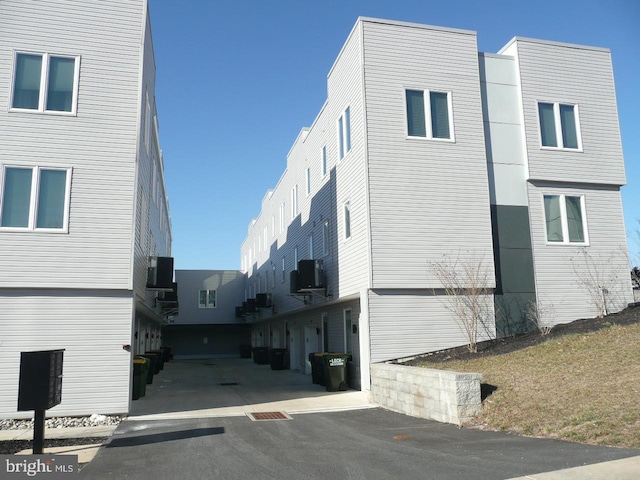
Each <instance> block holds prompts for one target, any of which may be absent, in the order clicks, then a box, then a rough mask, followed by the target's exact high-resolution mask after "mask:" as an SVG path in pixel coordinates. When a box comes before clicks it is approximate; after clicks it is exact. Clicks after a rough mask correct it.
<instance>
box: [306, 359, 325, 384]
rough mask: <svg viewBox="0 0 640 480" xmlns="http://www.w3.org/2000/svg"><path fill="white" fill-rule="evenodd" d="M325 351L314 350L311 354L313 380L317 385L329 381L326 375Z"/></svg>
mask: <svg viewBox="0 0 640 480" xmlns="http://www.w3.org/2000/svg"><path fill="white" fill-rule="evenodd" d="M323 356H324V353H323V352H313V353H310V354H309V362H310V363H311V381H312V382H313V383H315V384H316V385H321V386H323V387H324V386H326V385H327V382H326V381H325V377H324V365H323V360H322V357H323Z"/></svg>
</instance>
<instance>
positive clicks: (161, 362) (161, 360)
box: [145, 350, 164, 373]
mask: <svg viewBox="0 0 640 480" xmlns="http://www.w3.org/2000/svg"><path fill="white" fill-rule="evenodd" d="M145 353H155V354H156V355H158V364H159V366H158V372H156V373H159V372H160V370H164V352H163V351H162V350H147V351H146V352H145Z"/></svg>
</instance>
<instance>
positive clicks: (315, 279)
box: [297, 260, 325, 291]
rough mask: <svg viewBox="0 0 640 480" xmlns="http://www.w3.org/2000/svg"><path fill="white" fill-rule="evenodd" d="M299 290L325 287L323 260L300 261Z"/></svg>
mask: <svg viewBox="0 0 640 480" xmlns="http://www.w3.org/2000/svg"><path fill="white" fill-rule="evenodd" d="M297 287H298V291H300V290H314V289H321V288H324V287H325V281H324V268H323V265H322V260H300V261H299V262H298V285H297Z"/></svg>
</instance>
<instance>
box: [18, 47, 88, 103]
mask: <svg viewBox="0 0 640 480" xmlns="http://www.w3.org/2000/svg"><path fill="white" fill-rule="evenodd" d="M79 64H80V57H68V56H54V55H49V54H31V53H17V54H16V57H15V71H14V78H13V92H12V100H11V108H12V109H16V110H34V111H37V112H67V113H75V111H76V104H77V97H78V66H79Z"/></svg>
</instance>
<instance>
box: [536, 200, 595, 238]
mask: <svg viewBox="0 0 640 480" xmlns="http://www.w3.org/2000/svg"><path fill="white" fill-rule="evenodd" d="M544 217H545V228H546V232H547V242H549V243H562V244H567V243H576V244H582V245H584V244H586V243H588V237H587V222H586V219H585V203H584V196H571V195H544Z"/></svg>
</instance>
